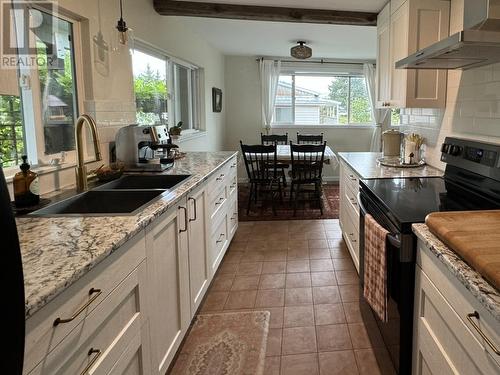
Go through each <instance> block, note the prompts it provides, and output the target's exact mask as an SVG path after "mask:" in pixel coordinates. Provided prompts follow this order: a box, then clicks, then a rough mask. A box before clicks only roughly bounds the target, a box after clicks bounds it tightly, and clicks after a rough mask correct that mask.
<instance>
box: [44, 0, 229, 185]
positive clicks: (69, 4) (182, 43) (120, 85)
mask: <svg viewBox="0 0 500 375" xmlns="http://www.w3.org/2000/svg"><path fill="white" fill-rule="evenodd" d="M58 5H59V7H60V9H61V12H63V13H65V14H68V15H71V16H72V17H73V18H76V19H78V20H80V21H81V24H82V51H83V68H84V82H83V84H84V86H85V101H84V112H87V113H89V114H91V115H93V116H94V117H95V118H96V121H97V124H98V126H99V134H100V138H101V142H102V151H103V152H104V154H105V158H106V161H107V156H108V155H107V154H108V152H107V151H108V148H109V142H111V141H113V140H114V137H115V133H116V131H117V129H119V128H120V127H122V126H124V125H127V124H131V123H134V122H135V103H134V92H133V79H132V64H131V56H130V54H128V53H121V54H117V53H113V52H110V53H108V54H107V55H106V56H107V58H106V59H105V60H104V62H99V61H98V59H97V57H96V55H97V54H96V51H97V49H96V47H95V45H94V43H93V38H94V36H96V35H97V33H98V32H99V31H101V32H102V34H103V37H104V39H105V41H106V43H107V44H108V45H109V46H110V47H112V46H113V45H115V44H116V41H115V25H116V21H117V19H118V17H119V7H118V6H119V3H118V1H117V0H112V1H111V0H85V1H81V0H59V2H58ZM124 18H125V20H126V22H127V25H128V26H129V27H131V28H132V29H133V30H134V35H135V37H136V38H138V39H140V40H142V41H145V42H147V43H150V44H152V45H153V46H155V47H157V48H159V49H162V50H164V51H166V52H168V53H169V54H171V55H173V56H174V57H178V58H180V59H183V60H186V61H188V62H190V63H193V64H195V65H198V66H200V67H201V68H203V79H202V81H203V82H204V84H203V85H202V86H203V87H202V89H203V90H204V91H203V92H204V99H205V103H204V104H205V111H204V119H205V121H204V122H205V128H206V134H205V135H203V136H202V137H197V138H195V139H192V140H189V141H185V142H181V143H180V146H181V148H182V150H187V151H195V150H196V151H199V150H210V151H212V150H221V149H222V148H223V147H224V143H223V142H224V130H225V110H223V112H222V113H213V112H212V87H219V88H221V89H222V90H223V91H225V85H224V56H223V55H222V54H221V53H220V52H219V51H218V50H216V49H215V48H213V47H212V46H210V45H209V44H208V43H207V42H206V41H205V40H204V39H203V37H202V36H200V35H197V34H195V33H193V32H192V31H191V30H189V29H188V28H186V27H184V24H183V23H182V21H180V20H179V19H178V18H173V17H164V16H160V15H158V14H157V13H156V12H155V11H154V9H153V0H134V1H126V2H124ZM80 84H82V83H81V82H80ZM223 107H225V105H223ZM48 169H49V171H46V172H44V173H42V174H41V176H40V179H41V181H40V182H41V191H42V193H47V192H50V191H52V190H54V189H57V188H62V187H65V186H68V185H72V184H74V172H73V168H66V169H62V170H58V171H55V172H53V171H50V168H48Z"/></svg>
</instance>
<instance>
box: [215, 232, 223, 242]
mask: <svg viewBox="0 0 500 375" xmlns="http://www.w3.org/2000/svg"><path fill="white" fill-rule="evenodd" d="M223 238H224V233H221V234H220V236H219V239H218V240H217V241H215V243H221V242H222V239H223Z"/></svg>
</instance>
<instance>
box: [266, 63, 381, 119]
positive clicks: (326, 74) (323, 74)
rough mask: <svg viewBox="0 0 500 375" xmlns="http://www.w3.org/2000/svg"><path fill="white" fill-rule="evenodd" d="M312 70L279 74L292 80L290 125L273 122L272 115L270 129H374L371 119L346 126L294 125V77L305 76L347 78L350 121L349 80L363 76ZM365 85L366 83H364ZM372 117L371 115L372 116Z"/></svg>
mask: <svg viewBox="0 0 500 375" xmlns="http://www.w3.org/2000/svg"><path fill="white" fill-rule="evenodd" d="M312 70H313V69H309V70H308V71H307V72H303V71H300V69H297V71H295V70H290V69H285V70H284V71H282V72H281V73H280V77H281V76H290V77H291V79H292V95H291V99H292V106H291V110H292V121H293V122H291V123H286V122H275V119H274V116H275V113H274V114H273V120H272V122H271V127H272V128H309V129H313V128H316V129H325V128H332V127H333V128H336V127H339V128H342V129H346V128H363V129H366V128H371V127H376V124H375V123H374V122H373V118H372V122H368V123H351V122H348V123H347V124H314V125H311V124H300V123H296V122H295V119H296V113H295V108H296V106H295V103H296V93H295V89H296V80H295V78H296V76H301V77H307V76H310V77H345V78H349V90H348V103H349V105H348V108H347V111H348V114H347V116H348V120H350V117H351V113H350V111H351V78H365V77H364V75H363V74H362V73H354V72H345V73H343V72H339V71H335V72H333V71H332V72H330V73H329V72H328V71H327V70H324V69H318V71H312ZM365 84H366V82H365ZM275 111H276V106H275ZM372 117H373V115H372Z"/></svg>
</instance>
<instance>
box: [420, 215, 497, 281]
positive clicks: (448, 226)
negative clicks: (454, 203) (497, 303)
mask: <svg viewBox="0 0 500 375" xmlns="http://www.w3.org/2000/svg"><path fill="white" fill-rule="evenodd" d="M425 223H426V224H427V226H428V227H429V230H430V231H431V232H432V233H433V234H434V235H436V236H437V237H438V238H439V239H440V240H441V241H443V242H444V243H445V244H446V245H447V246H448V247H449V248H451V249H452V250H454V251H455V252H456V253H457V254H458V255H460V256H461V257H462V258H463V259H464V260H465V261H466V262H467V263H468V264H469V265H470V266H471V267H472V268H473V269H475V270H476V271H477V272H479V273H480V274H481V275H482V276H483V277H484V278H485V279H486V280H488V281H489V282H490V283H491V284H492V285H493V286H494V287H495V288H496V289H498V290H500V210H495V211H457V212H436V213H432V214H430V215H428V216H427V218H426V219H425Z"/></svg>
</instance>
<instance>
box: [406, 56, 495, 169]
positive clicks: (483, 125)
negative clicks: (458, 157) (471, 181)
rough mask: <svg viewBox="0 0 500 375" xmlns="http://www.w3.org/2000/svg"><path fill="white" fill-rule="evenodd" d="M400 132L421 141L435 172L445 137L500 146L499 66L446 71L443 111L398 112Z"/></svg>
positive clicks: (438, 164)
mask: <svg viewBox="0 0 500 375" xmlns="http://www.w3.org/2000/svg"><path fill="white" fill-rule="evenodd" d="M400 129H401V130H402V131H403V132H405V133H409V132H415V133H419V134H421V135H422V136H423V137H424V138H425V143H426V145H425V148H424V155H425V158H426V160H427V161H428V162H429V163H430V164H431V165H433V166H436V167H438V168H443V167H444V164H442V163H441V162H440V160H439V159H440V148H441V143H442V142H443V141H444V138H445V137H447V136H453V137H459V138H470V139H474V140H478V141H484V142H490V143H497V144H500V64H494V65H489V66H485V67H481V68H476V69H471V70H466V71H459V70H450V71H448V90H447V101H446V108H444V109H432V108H406V109H402V110H401V124H400Z"/></svg>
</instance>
